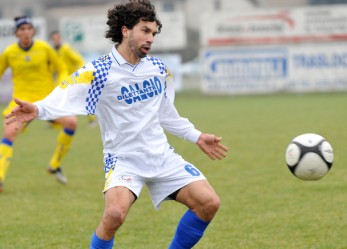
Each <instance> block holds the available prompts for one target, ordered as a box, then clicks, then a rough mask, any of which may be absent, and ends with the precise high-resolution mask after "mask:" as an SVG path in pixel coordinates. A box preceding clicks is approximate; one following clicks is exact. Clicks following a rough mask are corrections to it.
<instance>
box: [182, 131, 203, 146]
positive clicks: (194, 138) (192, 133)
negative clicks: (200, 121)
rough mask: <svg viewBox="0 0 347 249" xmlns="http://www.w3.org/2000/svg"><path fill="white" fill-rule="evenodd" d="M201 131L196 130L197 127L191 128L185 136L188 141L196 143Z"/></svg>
mask: <svg viewBox="0 0 347 249" xmlns="http://www.w3.org/2000/svg"><path fill="white" fill-rule="evenodd" d="M201 133H202V132H201V131H199V130H197V129H195V128H194V129H191V130H190V131H189V132H188V134H187V136H186V138H185V139H186V140H188V141H190V142H193V143H196V142H197V141H198V139H199V137H200V135H201Z"/></svg>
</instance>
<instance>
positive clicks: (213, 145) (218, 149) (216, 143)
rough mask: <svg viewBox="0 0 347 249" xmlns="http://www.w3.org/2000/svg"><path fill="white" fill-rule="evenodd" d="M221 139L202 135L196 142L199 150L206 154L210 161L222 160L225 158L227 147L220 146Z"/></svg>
mask: <svg viewBox="0 0 347 249" xmlns="http://www.w3.org/2000/svg"><path fill="white" fill-rule="evenodd" d="M221 141H222V138H221V137H217V136H215V135H212V134H204V133H202V134H201V135H200V137H199V139H198V141H197V142H196V144H197V145H198V146H199V148H200V149H201V150H202V151H203V152H204V153H205V154H207V155H208V156H209V157H210V158H211V159H212V160H215V159H219V160H220V159H223V158H224V157H226V153H227V151H228V147H226V146H225V145H223V144H221V143H220V142H221Z"/></svg>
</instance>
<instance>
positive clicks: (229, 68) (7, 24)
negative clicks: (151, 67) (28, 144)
mask: <svg viewBox="0 0 347 249" xmlns="http://www.w3.org/2000/svg"><path fill="white" fill-rule="evenodd" d="M117 2H120V1H115V0H112V1H110V0H60V1H55V0H0V53H1V51H2V50H3V49H4V48H5V47H6V46H7V45H9V44H10V43H12V42H16V37H15V36H14V22H13V18H14V17H15V16H18V15H27V16H30V17H32V18H33V20H34V24H35V27H36V30H37V33H36V38H37V39H43V40H47V41H48V36H49V34H50V32H52V31H53V30H60V32H61V33H62V35H63V39H64V42H67V43H69V44H70V45H71V46H72V47H74V48H75V49H76V50H77V51H79V52H80V53H81V54H82V55H83V56H84V58H85V60H86V62H88V61H90V60H92V59H94V58H97V57H98V56H100V55H103V54H105V53H108V52H109V51H110V49H111V46H112V44H111V43H110V42H109V41H108V40H106V39H105V38H104V32H105V29H106V15H107V10H108V9H109V8H111V7H112V6H113V5H114V4H115V3H117ZM152 2H153V4H154V5H155V6H156V8H157V12H158V15H159V18H160V20H161V21H162V23H163V30H162V33H161V34H160V35H159V36H157V37H156V41H155V43H154V45H153V49H152V55H154V56H158V57H159V58H161V59H162V60H163V61H164V62H165V63H166V64H167V65H168V67H169V68H170V69H171V72H172V74H173V75H174V80H175V83H176V89H177V91H181V90H185V89H196V90H198V91H201V92H202V93H203V94H220V95H238V94H264V93H266V94H268V93H277V92H316V91H346V90H347V70H346V67H347V44H346V40H347V0H330V1H329V0H291V1H286V0H234V1H230V0H153V1H152ZM10 76H11V72H10V70H8V71H7V72H6V73H5V75H3V77H2V79H1V90H0V103H4V102H7V101H8V100H9V98H10V92H11V82H10V79H11V77H10Z"/></svg>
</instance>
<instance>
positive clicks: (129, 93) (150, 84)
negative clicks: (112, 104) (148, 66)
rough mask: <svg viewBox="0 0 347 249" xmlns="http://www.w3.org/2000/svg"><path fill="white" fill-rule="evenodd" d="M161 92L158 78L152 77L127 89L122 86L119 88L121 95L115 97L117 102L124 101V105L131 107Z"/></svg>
mask: <svg viewBox="0 0 347 249" xmlns="http://www.w3.org/2000/svg"><path fill="white" fill-rule="evenodd" d="M162 91H163V86H162V83H161V81H160V80H159V78H157V77H154V78H152V79H148V80H144V81H143V82H142V83H135V84H133V85H129V86H128V87H126V86H123V87H122V88H121V95H119V96H117V99H118V100H119V101H123V100H124V101H125V103H127V104H129V105H131V104H133V103H135V102H137V101H143V100H146V99H149V98H153V97H155V96H157V95H159V94H161V93H162Z"/></svg>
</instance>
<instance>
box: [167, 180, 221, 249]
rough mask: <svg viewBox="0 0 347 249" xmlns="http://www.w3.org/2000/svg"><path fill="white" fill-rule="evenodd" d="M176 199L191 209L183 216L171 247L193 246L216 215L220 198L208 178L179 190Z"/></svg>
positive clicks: (178, 248) (179, 248) (171, 248)
mask: <svg viewBox="0 0 347 249" xmlns="http://www.w3.org/2000/svg"><path fill="white" fill-rule="evenodd" d="M175 199H176V201H178V202H180V203H183V204H184V205H186V206H187V207H188V208H189V210H188V211H187V212H186V213H185V214H184V215H183V217H182V218H181V220H180V222H179V224H178V226H177V230H176V233H175V236H174V238H173V240H172V242H171V244H170V247H169V249H186V248H187V249H188V248H192V247H193V246H194V245H195V244H196V243H198V242H199V240H200V239H201V237H202V236H203V234H204V231H205V229H206V228H207V226H208V225H209V223H210V221H211V220H212V219H213V217H214V216H215V214H216V212H217V210H218V208H219V206H220V199H219V197H218V195H217V194H216V192H215V191H214V189H213V188H212V186H211V185H210V184H209V183H208V181H207V180H199V181H195V182H192V183H190V184H188V185H187V186H185V187H183V188H182V189H180V190H179V191H178V192H177V195H176V196H175Z"/></svg>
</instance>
